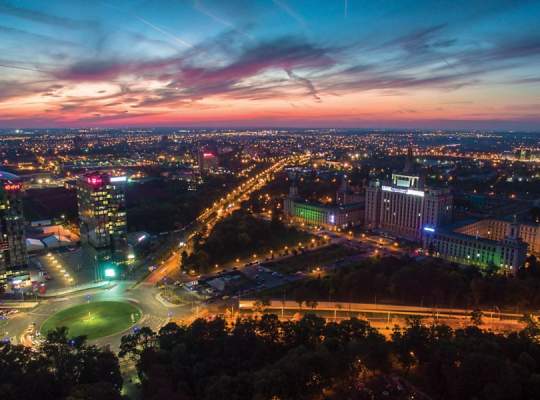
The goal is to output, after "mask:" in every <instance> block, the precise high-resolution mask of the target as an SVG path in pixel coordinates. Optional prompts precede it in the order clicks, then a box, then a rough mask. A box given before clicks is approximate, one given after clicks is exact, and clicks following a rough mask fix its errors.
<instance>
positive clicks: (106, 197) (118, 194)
mask: <svg viewBox="0 0 540 400" xmlns="http://www.w3.org/2000/svg"><path fill="white" fill-rule="evenodd" d="M125 184H126V177H125V176H111V175H109V174H106V173H99V172H94V173H89V174H85V175H83V176H81V177H80V178H79V180H78V182H77V199H78V203H79V224H80V231H81V242H82V243H83V244H89V245H90V246H92V247H94V248H95V249H102V248H111V249H114V250H115V249H118V248H119V247H121V246H124V243H125V242H126V235H127V229H126V228H127V227H126V224H127V220H126V209H125Z"/></svg>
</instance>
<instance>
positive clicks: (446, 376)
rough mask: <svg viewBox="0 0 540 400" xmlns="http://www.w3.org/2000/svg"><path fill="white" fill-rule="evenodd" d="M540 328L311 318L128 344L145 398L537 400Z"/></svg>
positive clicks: (139, 338) (163, 334) (212, 324)
mask: <svg viewBox="0 0 540 400" xmlns="http://www.w3.org/2000/svg"><path fill="white" fill-rule="evenodd" d="M537 334H538V329H537V327H536V326H534V324H532V325H530V326H529V328H528V329H527V330H525V331H523V332H521V333H516V334H511V335H509V336H503V335H497V334H493V333H488V332H485V331H481V330H479V329H478V328H476V327H471V328H467V329H464V330H456V331H453V330H452V329H450V328H449V327H447V326H423V325H422V324H421V323H420V321H418V320H411V321H409V326H408V327H407V328H405V329H403V330H400V329H397V328H396V330H395V331H394V333H393V335H392V337H391V339H390V340H387V339H385V337H384V336H382V335H381V334H379V333H378V332H377V331H376V330H374V329H373V328H371V327H370V326H369V325H368V323H367V322H364V321H360V320H356V319H351V320H345V321H342V322H340V323H333V322H330V323H326V322H325V321H324V320H323V319H321V318H319V317H316V316H313V315H307V316H305V317H304V318H303V319H301V320H300V321H297V322H292V321H286V322H280V321H279V320H278V318H277V317H276V316H275V315H263V316H262V317H261V318H260V319H255V320H254V319H240V320H237V321H236V323H235V324H234V325H233V326H232V327H228V326H227V325H226V324H225V322H224V321H223V320H221V319H216V320H212V321H205V320H197V321H195V322H194V323H193V324H191V325H190V326H178V325H175V324H172V323H171V324H168V325H166V326H165V327H163V328H162V329H161V330H160V332H159V333H154V332H152V331H151V330H150V329H147V328H144V329H141V330H140V331H138V332H137V333H134V334H131V335H128V336H126V337H124V338H123V340H122V345H121V353H120V354H121V355H122V356H126V357H130V358H132V359H133V360H134V361H135V362H136V364H137V369H138V373H139V377H140V379H141V382H142V390H143V394H144V398H145V399H164V398H166V399H182V400H191V399H197V400H252V399H254V400H259V399H260V400H263V399H281V400H293V399H294V400H299V399H300V400H302V399H306V400H311V399H313V400H315V399H326V400H338V399H339V400H343V399H351V400H361V399H362V400H364V399H365V400H367V399H388V398H391V399H411V398H416V399H449V400H453V399H456V400H458V399H473V398H474V399H479V400H480V399H486V400H487V399H490V400H493V399H516V400H517V399H536V398H539V396H540V385H539V383H540V345H539V344H538V343H537V341H536V340H535V339H534V337H535V336H536V335H537Z"/></svg>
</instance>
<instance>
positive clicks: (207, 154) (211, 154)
mask: <svg viewBox="0 0 540 400" xmlns="http://www.w3.org/2000/svg"><path fill="white" fill-rule="evenodd" d="M203 157H204V158H211V157H214V153H203Z"/></svg>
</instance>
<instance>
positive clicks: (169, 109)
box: [0, 0, 540, 131]
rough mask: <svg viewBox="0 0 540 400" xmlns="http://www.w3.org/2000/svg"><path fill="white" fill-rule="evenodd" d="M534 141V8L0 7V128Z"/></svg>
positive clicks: (324, 0)
mask: <svg viewBox="0 0 540 400" xmlns="http://www.w3.org/2000/svg"><path fill="white" fill-rule="evenodd" d="M85 126H103V127H109V126H112V127H114V126H118V127H123V126H185V127H189V126H192V127H196V126H201V127H388V128H392V127H404V128H412V127H418V128H442V129H446V128H460V129H461V128H463V129H464V128H482V129H501V130H509V129H523V130H539V131H540V2H539V1H487V0H484V1H470V0H469V1H460V0H453V1H421V0H414V1H407V0H392V1H362V0H319V1H318V0H274V1H271V0H265V1H262V0H261V1H259V0H246V1H242V0H240V1H232V0H220V1H217V0H215V1H210V0H199V1H191V0H174V1H158V0H153V1H140V0H139V1H133V0H132V1H127V0H126V1H122V0H108V1H98V0H69V1H59V0H47V1H45V0H39V1H38V0H36V1H15V0H13V1H5V0H0V128H10V127H17V128H24V127H85Z"/></svg>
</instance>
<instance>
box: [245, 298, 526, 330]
mask: <svg viewBox="0 0 540 400" xmlns="http://www.w3.org/2000/svg"><path fill="white" fill-rule="evenodd" d="M256 302H257V300H240V301H239V304H238V309H239V310H240V312H241V313H242V312H243V311H244V312H245V311H253V310H257V309H259V308H260V307H261V306H260V305H258V304H256ZM262 308H263V310H264V312H268V313H274V314H276V315H278V316H281V317H282V318H290V317H292V316H293V315H294V314H295V313H306V312H308V313H314V314H318V315H320V316H322V317H325V318H327V319H331V320H340V319H348V318H350V317H355V316H356V317H359V318H362V319H367V320H368V321H369V322H370V324H372V323H374V324H375V325H376V327H377V328H378V329H379V328H382V330H385V329H386V330H389V331H391V329H392V327H393V326H394V325H399V326H405V324H406V319H407V317H411V316H416V317H420V318H422V319H425V320H426V322H430V323H431V322H435V323H444V324H447V325H449V326H452V327H454V328H463V327H465V326H470V325H472V320H471V312H472V310H468V309H462V308H445V307H437V308H432V307H418V306H403V305H391V304H376V303H375V304H374V303H343V302H328V301H316V302H315V303H314V304H311V306H310V304H309V303H308V304H306V303H303V305H300V304H299V303H298V302H296V301H281V300H272V301H270V302H269V304H267V305H264V306H262ZM482 313H483V317H482V327H483V328H486V329H488V328H489V329H492V330H494V331H504V332H508V331H518V330H521V329H523V328H524V326H525V324H524V323H523V321H522V318H523V314H517V313H508V312H500V311H493V310H482Z"/></svg>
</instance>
